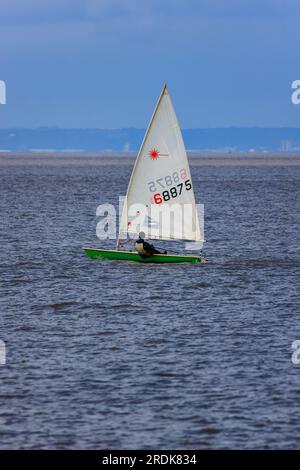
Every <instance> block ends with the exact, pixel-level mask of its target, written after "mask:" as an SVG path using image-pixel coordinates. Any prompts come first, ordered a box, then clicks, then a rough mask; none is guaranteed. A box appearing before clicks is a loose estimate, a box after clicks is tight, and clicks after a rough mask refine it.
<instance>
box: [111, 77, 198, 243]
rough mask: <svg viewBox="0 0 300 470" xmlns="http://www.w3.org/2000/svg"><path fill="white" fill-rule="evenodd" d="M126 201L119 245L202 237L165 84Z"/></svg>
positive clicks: (180, 142) (176, 125) (182, 144)
mask: <svg viewBox="0 0 300 470" xmlns="http://www.w3.org/2000/svg"><path fill="white" fill-rule="evenodd" d="M125 201H126V203H125V204H124V207H123V211H122V216H121V221H120V229H119V238H118V241H119V239H120V238H125V237H126V236H127V235H128V234H129V236H131V237H132V236H135V235H136V234H137V233H138V232H139V231H143V232H145V234H146V237H147V238H149V239H156V240H157V239H160V240H185V241H201V240H202V238H203V237H202V235H201V232H200V227H199V220H198V214H197V210H196V203H195V197H194V190H193V184H192V179H191V174H190V168H189V164H188V159H187V155H186V151H185V147H184V143H183V139H182V135H181V131H180V126H179V123H178V120H177V116H176V114H175V111H174V107H173V104H172V101H171V97H170V95H169V93H168V90H167V87H166V85H164V87H163V89H162V92H161V94H160V96H159V98H158V100H157V103H156V107H155V109H154V112H153V114H152V117H151V120H150V122H149V125H148V128H147V130H146V133H145V136H144V139H143V142H142V144H141V147H140V150H139V152H138V155H137V157H136V161H135V164H134V168H133V171H132V174H131V177H130V181H129V185H128V190H127V195H126V199H125ZM118 244H119V243H117V246H118Z"/></svg>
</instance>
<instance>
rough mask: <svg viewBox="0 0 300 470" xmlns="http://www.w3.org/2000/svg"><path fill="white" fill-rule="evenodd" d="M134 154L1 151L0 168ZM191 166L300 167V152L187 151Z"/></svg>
mask: <svg viewBox="0 0 300 470" xmlns="http://www.w3.org/2000/svg"><path fill="white" fill-rule="evenodd" d="M136 154H137V152H99V153H97V152H30V153H29V152H18V153H17V152H0V166H22V165H26V166H34V165H49V166H55V165H57V166H73V165H75V166H103V165H132V164H133V162H134V159H135V157H136ZM188 157H189V162H190V165H191V166H300V152H299V153H289V152H286V153H285V152H233V153H229V152H226V153H225V152H224V153H223V152H188Z"/></svg>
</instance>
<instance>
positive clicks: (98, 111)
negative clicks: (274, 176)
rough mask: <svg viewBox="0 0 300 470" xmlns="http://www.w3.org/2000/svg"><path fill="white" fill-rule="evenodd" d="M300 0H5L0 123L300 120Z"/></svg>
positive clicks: (0, 12)
mask: <svg viewBox="0 0 300 470" xmlns="http://www.w3.org/2000/svg"><path fill="white" fill-rule="evenodd" d="M299 20H300V2H299V0H285V1H282V0H1V1H0V79H1V80H5V82H6V88H7V104H6V105H1V106H0V127H12V126H16V127H38V126H59V127H100V128H117V127H139V128H141V127H145V126H146V125H147V122H148V120H149V117H150V114H151V112H152V109H153V106H154V103H155V100H156V98H157V96H158V94H159V92H160V89H161V86H162V84H163V83H164V82H167V83H168V86H169V90H170V92H171V94H172V97H173V101H174V104H175V107H176V111H177V114H178V117H179V120H180V123H181V126H182V127H185V128H187V127H227V126H267V127H272V126H293V127H298V126H300V105H299V106H295V105H293V104H292V103H291V98H290V97H291V93H292V90H291V83H292V81H293V80H296V79H300V68H299V62H300V60H299V51H300V35H299V32H298V31H299Z"/></svg>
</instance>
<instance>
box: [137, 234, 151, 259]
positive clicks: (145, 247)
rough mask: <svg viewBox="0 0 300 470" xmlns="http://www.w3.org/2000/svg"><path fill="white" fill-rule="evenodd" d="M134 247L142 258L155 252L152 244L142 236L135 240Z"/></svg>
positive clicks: (148, 256)
mask: <svg viewBox="0 0 300 470" xmlns="http://www.w3.org/2000/svg"><path fill="white" fill-rule="evenodd" d="M134 248H135V249H136V251H137V252H138V254H139V255H140V256H141V257H142V258H150V256H152V254H153V253H152V249H151V245H150V244H149V243H147V242H144V240H143V239H141V238H139V239H138V240H137V241H136V242H135V244H134Z"/></svg>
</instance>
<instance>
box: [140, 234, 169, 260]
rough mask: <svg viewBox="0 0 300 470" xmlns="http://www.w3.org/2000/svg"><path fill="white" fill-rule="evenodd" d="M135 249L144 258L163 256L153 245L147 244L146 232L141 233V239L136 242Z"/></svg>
mask: <svg viewBox="0 0 300 470" xmlns="http://www.w3.org/2000/svg"><path fill="white" fill-rule="evenodd" d="M134 248H135V249H136V251H137V252H138V254H139V255H140V256H141V257H142V258H150V257H151V256H153V255H155V254H161V252H160V251H158V250H157V249H156V248H155V247H154V246H153V245H150V243H148V242H145V233H144V232H140V233H139V238H138V239H137V240H136V242H135V244H134ZM166 253H167V252H166V251H165V254H166Z"/></svg>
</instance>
